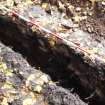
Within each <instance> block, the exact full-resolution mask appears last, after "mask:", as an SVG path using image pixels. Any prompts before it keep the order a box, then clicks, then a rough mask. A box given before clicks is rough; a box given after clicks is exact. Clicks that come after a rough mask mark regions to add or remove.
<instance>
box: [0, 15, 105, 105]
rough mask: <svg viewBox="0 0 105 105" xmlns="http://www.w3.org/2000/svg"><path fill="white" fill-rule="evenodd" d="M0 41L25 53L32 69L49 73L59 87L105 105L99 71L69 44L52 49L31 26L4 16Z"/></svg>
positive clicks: (1, 19) (61, 44)
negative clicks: (85, 61) (98, 76)
mask: <svg viewBox="0 0 105 105" xmlns="http://www.w3.org/2000/svg"><path fill="white" fill-rule="evenodd" d="M0 41H2V42H3V43H4V44H5V45H7V46H10V47H12V48H13V50H14V51H16V52H19V53H21V54H22V55H23V56H24V57H25V58H26V59H27V60H28V62H29V63H30V64H31V65H32V66H34V67H36V68H38V69H39V68H40V69H41V70H42V71H43V72H45V73H47V74H49V75H50V76H51V78H52V80H53V81H54V82H56V84H57V85H60V86H62V87H64V88H67V89H70V90H71V89H73V91H72V92H76V93H77V94H78V95H79V96H80V97H81V99H83V100H84V101H86V102H89V104H90V105H104V104H105V101H104V98H105V97H104V93H102V92H104V88H103V87H101V86H100V85H99V86H98V85H97V84H100V82H99V83H98V78H97V77H96V75H98V74H97V72H96V69H97V68H95V67H90V66H89V64H88V63H84V61H83V59H82V56H83V55H81V54H75V53H74V51H73V50H72V49H70V48H69V47H68V46H67V45H64V44H63V43H60V44H56V45H55V46H54V47H51V46H50V44H49V41H48V39H47V38H44V37H43V36H42V35H41V34H40V33H39V34H38V33H32V31H31V30H30V29H29V27H27V26H23V25H22V24H21V23H19V22H18V23H14V22H12V21H11V20H10V19H7V18H6V17H0ZM93 74H94V75H93ZM90 81H91V82H90ZM103 82H104V81H103Z"/></svg>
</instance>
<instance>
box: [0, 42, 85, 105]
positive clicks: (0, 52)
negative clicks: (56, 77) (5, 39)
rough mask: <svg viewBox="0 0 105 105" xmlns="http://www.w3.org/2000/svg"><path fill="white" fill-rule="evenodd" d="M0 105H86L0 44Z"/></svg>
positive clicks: (19, 55)
mask: <svg viewBox="0 0 105 105" xmlns="http://www.w3.org/2000/svg"><path fill="white" fill-rule="evenodd" d="M0 103H1V105H61V104H63V105H87V104H85V103H84V102H82V101H81V100H80V99H79V97H78V96H77V95H73V94H72V93H71V92H70V91H68V90H66V89H63V88H61V87H58V86H56V85H55V84H54V83H53V82H52V81H51V79H50V77H49V76H48V75H46V74H44V73H42V72H41V71H40V70H36V69H35V68H32V67H31V66H30V65H29V64H28V63H27V61H26V60H25V59H24V58H23V57H22V56H21V54H18V53H15V52H14V51H12V50H11V49H10V48H9V47H6V46H4V45H3V44H1V43H0Z"/></svg>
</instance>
